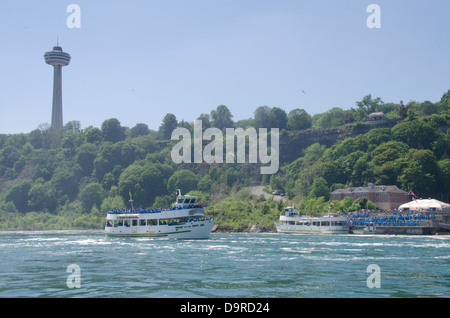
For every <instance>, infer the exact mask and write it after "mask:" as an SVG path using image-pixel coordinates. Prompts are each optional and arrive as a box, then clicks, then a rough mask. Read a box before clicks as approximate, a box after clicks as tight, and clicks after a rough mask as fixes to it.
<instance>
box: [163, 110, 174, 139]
mask: <svg viewBox="0 0 450 318" xmlns="http://www.w3.org/2000/svg"><path fill="white" fill-rule="evenodd" d="M177 127H178V121H177V118H176V117H175V115H174V114H166V116H164V118H163V121H162V123H161V126H159V132H160V133H161V135H162V137H163V139H165V140H169V139H170V138H171V137H172V132H173V131H174V130H175V129H176V128H177Z"/></svg>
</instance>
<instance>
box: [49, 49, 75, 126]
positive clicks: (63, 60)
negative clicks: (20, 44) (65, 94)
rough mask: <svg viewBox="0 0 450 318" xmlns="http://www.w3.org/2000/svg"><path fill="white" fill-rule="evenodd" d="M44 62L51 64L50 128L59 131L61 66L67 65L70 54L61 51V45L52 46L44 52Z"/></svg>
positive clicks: (61, 123)
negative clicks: (51, 99)
mask: <svg viewBox="0 0 450 318" xmlns="http://www.w3.org/2000/svg"><path fill="white" fill-rule="evenodd" d="M44 58H45V63H47V64H49V65H51V66H53V105H52V126H51V127H52V128H53V129H54V130H56V131H60V130H62V128H63V116H62V72H61V68H62V67H63V66H66V65H69V63H70V55H69V53H67V52H63V50H62V47H60V46H58V44H56V46H54V47H53V50H52V51H49V52H46V53H45V54H44Z"/></svg>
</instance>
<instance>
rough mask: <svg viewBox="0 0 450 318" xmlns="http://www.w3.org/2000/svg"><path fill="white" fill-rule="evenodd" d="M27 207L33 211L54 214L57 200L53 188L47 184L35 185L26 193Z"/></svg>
mask: <svg viewBox="0 0 450 318" xmlns="http://www.w3.org/2000/svg"><path fill="white" fill-rule="evenodd" d="M28 197H29V200H28V207H29V209H30V210H32V211H33V210H34V211H46V210H47V211H49V212H51V213H54V211H55V209H56V206H57V200H56V191H55V188H54V187H53V186H52V185H51V184H50V183H49V182H47V183H45V184H44V183H36V184H34V185H33V186H32V187H31V189H30V191H29V192H28Z"/></svg>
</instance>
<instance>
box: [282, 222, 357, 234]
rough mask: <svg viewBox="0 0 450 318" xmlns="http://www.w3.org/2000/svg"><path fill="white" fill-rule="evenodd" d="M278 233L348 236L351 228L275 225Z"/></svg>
mask: <svg viewBox="0 0 450 318" xmlns="http://www.w3.org/2000/svg"><path fill="white" fill-rule="evenodd" d="M275 227H276V228H277V232H278V233H291V234H348V233H349V227H346V226H306V225H291V224H284V223H275Z"/></svg>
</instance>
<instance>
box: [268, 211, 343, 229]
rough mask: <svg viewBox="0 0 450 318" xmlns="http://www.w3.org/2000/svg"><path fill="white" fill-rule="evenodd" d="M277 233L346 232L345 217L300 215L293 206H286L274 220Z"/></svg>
mask: <svg viewBox="0 0 450 318" xmlns="http://www.w3.org/2000/svg"><path fill="white" fill-rule="evenodd" d="M275 226H276V228H277V232H278V233H304V234H348V233H349V228H350V226H349V224H348V222H347V218H346V217H342V216H339V215H334V214H328V215H323V216H310V215H300V213H299V212H298V211H297V210H296V209H295V208H293V207H287V208H285V209H284V210H283V212H282V213H281V215H280V219H279V222H275Z"/></svg>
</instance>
